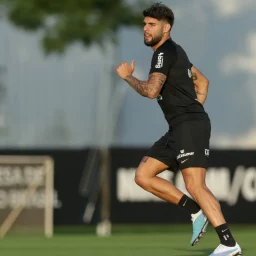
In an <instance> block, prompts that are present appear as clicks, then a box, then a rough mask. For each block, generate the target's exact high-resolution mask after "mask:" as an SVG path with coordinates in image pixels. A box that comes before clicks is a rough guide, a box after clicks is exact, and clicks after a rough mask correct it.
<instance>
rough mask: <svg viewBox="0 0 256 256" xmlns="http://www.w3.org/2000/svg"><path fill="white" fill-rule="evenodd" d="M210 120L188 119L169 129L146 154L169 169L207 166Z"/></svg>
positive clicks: (176, 169)
mask: <svg viewBox="0 0 256 256" xmlns="http://www.w3.org/2000/svg"><path fill="white" fill-rule="evenodd" d="M210 136H211V123H210V120H207V119H206V120H189V121H186V122H183V123H181V124H179V125H177V126H175V127H173V128H172V129H170V130H169V131H168V132H167V133H166V134H165V135H164V136H163V137H161V138H160V139H159V140H158V141H157V142H155V143H154V145H153V146H152V147H151V148H150V149H149V151H148V153H147V154H146V155H147V156H149V157H152V158H155V159H157V160H159V161H161V162H163V163H164V164H166V165H167V166H168V167H169V168H168V169H169V170H171V171H174V172H176V171H178V170H182V169H184V168H188V167H202V168H207V167H208V161H209V154H210V151H209V142H210Z"/></svg>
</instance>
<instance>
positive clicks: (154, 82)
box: [124, 73, 166, 97]
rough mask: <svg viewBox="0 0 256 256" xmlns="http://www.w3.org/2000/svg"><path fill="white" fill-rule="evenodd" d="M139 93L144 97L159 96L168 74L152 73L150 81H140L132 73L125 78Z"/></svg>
mask: <svg viewBox="0 0 256 256" xmlns="http://www.w3.org/2000/svg"><path fill="white" fill-rule="evenodd" d="M124 80H125V81H126V82H127V83H128V84H129V85H130V86H131V87H132V88H133V89H134V90H135V91H136V92H137V93H139V94H140V95H142V96H144V97H152V95H155V96H158V94H159V92H160V90H161V88H162V86H163V85H164V83H165V80H166V75H164V74H162V73H152V74H150V75H149V79H148V81H140V80H138V79H137V78H136V77H134V76H132V75H130V76H127V77H126V78H125V79H124Z"/></svg>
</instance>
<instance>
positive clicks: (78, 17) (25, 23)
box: [0, 0, 143, 54]
mask: <svg viewBox="0 0 256 256" xmlns="http://www.w3.org/2000/svg"><path fill="white" fill-rule="evenodd" d="M0 4H2V6H4V7H5V10H6V11H7V14H8V18H9V20H10V21H11V22H12V23H13V24H15V25H16V26H18V27H21V28H24V29H26V30H29V31H38V30H41V31H43V37H42V44H43V49H44V51H45V53H46V54H50V53H54V52H58V53H62V52H64V51H65V49H66V48H67V47H68V46H69V45H70V44H72V43H73V42H81V43H82V44H83V45H84V46H90V45H91V44H93V43H97V44H99V45H101V46H103V45H104V42H105V41H106V40H107V39H112V40H113V41H114V42H115V41H116V32H117V30H118V29H119V28H120V27H121V26H140V25H142V16H141V10H142V9H141V8H142V6H143V3H142V2H140V1H137V3H136V5H132V6H131V5H128V4H127V3H126V1H125V0H0ZM138 10H139V11H138Z"/></svg>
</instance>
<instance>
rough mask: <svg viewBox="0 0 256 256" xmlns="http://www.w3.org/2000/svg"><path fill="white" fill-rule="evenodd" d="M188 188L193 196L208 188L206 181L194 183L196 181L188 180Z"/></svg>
mask: <svg viewBox="0 0 256 256" xmlns="http://www.w3.org/2000/svg"><path fill="white" fill-rule="evenodd" d="M186 189H187V191H188V192H189V194H190V195H191V196H193V197H196V196H197V195H198V194H200V193H202V190H207V187H206V185H205V183H202V184H201V183H194V182H187V183H186Z"/></svg>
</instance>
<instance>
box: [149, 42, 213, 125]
mask: <svg viewBox="0 0 256 256" xmlns="http://www.w3.org/2000/svg"><path fill="white" fill-rule="evenodd" d="M191 67H192V64H191V63H190V61H189V59H188V57H187V54H186V52H185V51H184V50H183V49H182V47H181V46H180V45H178V44H176V43H175V42H174V41H172V40H171V39H169V40H167V41H166V42H165V43H163V44H162V45H161V46H160V47H158V48H157V50H156V51H155V52H154V54H153V57H152V62H151V69H150V73H154V72H158V73H162V74H164V75H166V76H167V79H166V82H165V84H164V85H163V88H162V90H161V92H160V94H159V96H158V97H157V101H158V104H159V105H160V107H161V108H162V111H163V113H164V115H165V118H166V120H167V122H168V123H169V125H172V124H174V123H178V122H182V121H185V120H189V119H197V117H200V119H201V118H202V117H203V118H204V117H206V118H208V115H207V114H206V112H205V111H204V107H203V105H202V104H201V103H200V102H198V101H197V96H196V92H195V89H194V83H193V79H192V73H191Z"/></svg>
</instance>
